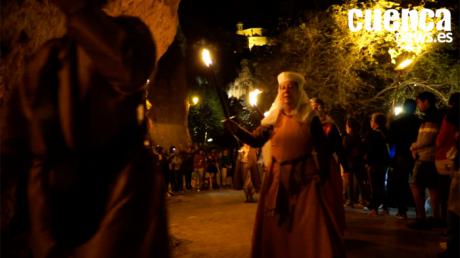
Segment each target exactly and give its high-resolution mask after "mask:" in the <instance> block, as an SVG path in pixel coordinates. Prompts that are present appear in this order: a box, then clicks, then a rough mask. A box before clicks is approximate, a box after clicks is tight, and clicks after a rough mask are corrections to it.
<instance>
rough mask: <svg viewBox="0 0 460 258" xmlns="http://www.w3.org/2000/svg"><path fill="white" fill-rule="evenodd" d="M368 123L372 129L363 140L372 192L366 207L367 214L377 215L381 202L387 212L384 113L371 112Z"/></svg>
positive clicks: (387, 162) (387, 154)
mask: <svg viewBox="0 0 460 258" xmlns="http://www.w3.org/2000/svg"><path fill="white" fill-rule="evenodd" d="M370 124H371V129H372V130H371V131H370V132H369V134H368V135H367V136H366V138H365V140H364V150H365V156H364V157H365V163H366V165H367V174H368V178H369V181H370V183H371V192H372V197H371V200H370V204H369V207H368V208H369V215H370V216H377V215H378V209H379V206H380V205H381V204H382V205H383V209H384V213H388V207H387V202H386V193H385V192H386V191H385V176H386V172H387V169H388V165H389V160H390V157H389V153H388V144H387V135H388V132H387V130H386V128H385V125H386V117H385V115H383V114H382V113H373V114H372V116H371V122H370Z"/></svg>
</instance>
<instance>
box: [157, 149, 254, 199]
mask: <svg viewBox="0 0 460 258" xmlns="http://www.w3.org/2000/svg"><path fill="white" fill-rule="evenodd" d="M153 153H154V154H155V160H156V165H157V167H158V168H159V170H160V171H161V172H162V174H163V178H164V182H165V188H166V189H167V194H168V195H169V196H173V195H175V194H177V193H184V192H190V191H196V192H200V191H203V190H215V189H220V188H234V189H239V190H241V189H243V190H244V191H245V196H246V201H247V202H254V201H255V199H254V198H255V193H256V192H258V190H259V186H260V181H261V178H262V167H261V164H260V162H259V158H260V152H259V151H258V149H256V148H252V147H250V146H249V145H243V146H242V147H241V148H239V149H228V148H224V149H222V150H219V149H217V148H211V149H205V148H203V147H198V146H195V145H190V146H188V147H187V148H186V149H183V150H181V149H180V148H176V147H175V146H172V145H171V146H169V148H164V147H162V146H160V145H156V146H155V147H154V149H153Z"/></svg>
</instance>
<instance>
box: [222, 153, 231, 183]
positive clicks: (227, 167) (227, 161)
mask: <svg viewBox="0 0 460 258" xmlns="http://www.w3.org/2000/svg"><path fill="white" fill-rule="evenodd" d="M220 169H221V173H222V182H221V185H222V186H223V187H227V186H231V184H232V183H231V170H232V159H231V156H230V154H229V153H228V149H224V151H223V152H222V156H221V157H220Z"/></svg>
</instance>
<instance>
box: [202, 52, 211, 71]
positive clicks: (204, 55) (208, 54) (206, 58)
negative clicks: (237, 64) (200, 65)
mask: <svg viewBox="0 0 460 258" xmlns="http://www.w3.org/2000/svg"><path fill="white" fill-rule="evenodd" d="M201 59H202V60H203V62H204V64H205V65H206V66H207V67H209V66H210V65H212V58H211V52H209V50H208V49H207V48H203V50H202V51H201Z"/></svg>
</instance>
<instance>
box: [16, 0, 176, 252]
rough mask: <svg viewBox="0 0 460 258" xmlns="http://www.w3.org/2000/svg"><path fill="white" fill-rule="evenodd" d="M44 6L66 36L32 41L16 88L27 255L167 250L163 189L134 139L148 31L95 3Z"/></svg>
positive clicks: (149, 59) (141, 130) (150, 63)
mask: <svg viewBox="0 0 460 258" xmlns="http://www.w3.org/2000/svg"><path fill="white" fill-rule="evenodd" d="M54 3H55V4H56V5H57V6H58V7H59V8H60V9H61V10H62V11H63V12H64V13H65V15H66V18H67V28H68V30H67V34H66V35H65V36H64V37H63V38H60V39H53V40H51V41H49V42H47V43H46V44H45V45H44V46H42V47H41V49H40V50H39V51H38V53H36V55H35V56H34V57H33V58H32V60H31V61H30V62H29V64H28V66H27V71H26V78H25V83H24V85H23V87H22V88H21V93H22V95H21V97H22V99H21V100H22V103H23V107H24V111H25V116H26V118H27V122H28V125H27V126H28V128H29V138H30V139H31V142H30V146H31V151H32V153H33V161H32V166H31V169H30V173H29V183H28V184H29V186H28V189H29V191H28V197H29V210H30V220H31V245H32V251H33V256H34V257H38V258H41V257H85V258H93V257H94V258H101V257H107V258H108V257H110V258H114V257H136V258H139V257H142V258H143V257H169V251H168V242H167V229H166V225H167V223H166V216H165V213H164V200H163V189H164V186H163V184H162V179H161V174H160V172H159V171H155V169H154V167H155V166H154V161H153V157H152V155H151V153H150V150H148V149H147V148H145V147H144V145H143V141H144V135H145V123H144V120H143V116H142V114H143V113H142V110H143V109H142V108H143V105H142V103H143V102H144V101H143V90H144V85H145V81H146V79H147V78H148V76H149V75H150V74H151V73H152V71H153V69H154V62H155V46H154V43H153V40H152V36H151V34H150V32H149V30H148V28H147V27H146V25H145V24H144V23H142V22H141V21H140V20H139V19H137V18H134V17H117V18H115V17H109V16H107V15H106V14H105V13H104V12H103V11H102V10H101V9H100V8H101V5H102V4H103V3H101V1H89V0H88V1H83V0H74V1H63V0H62V1H61V0H55V1H54Z"/></svg>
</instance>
